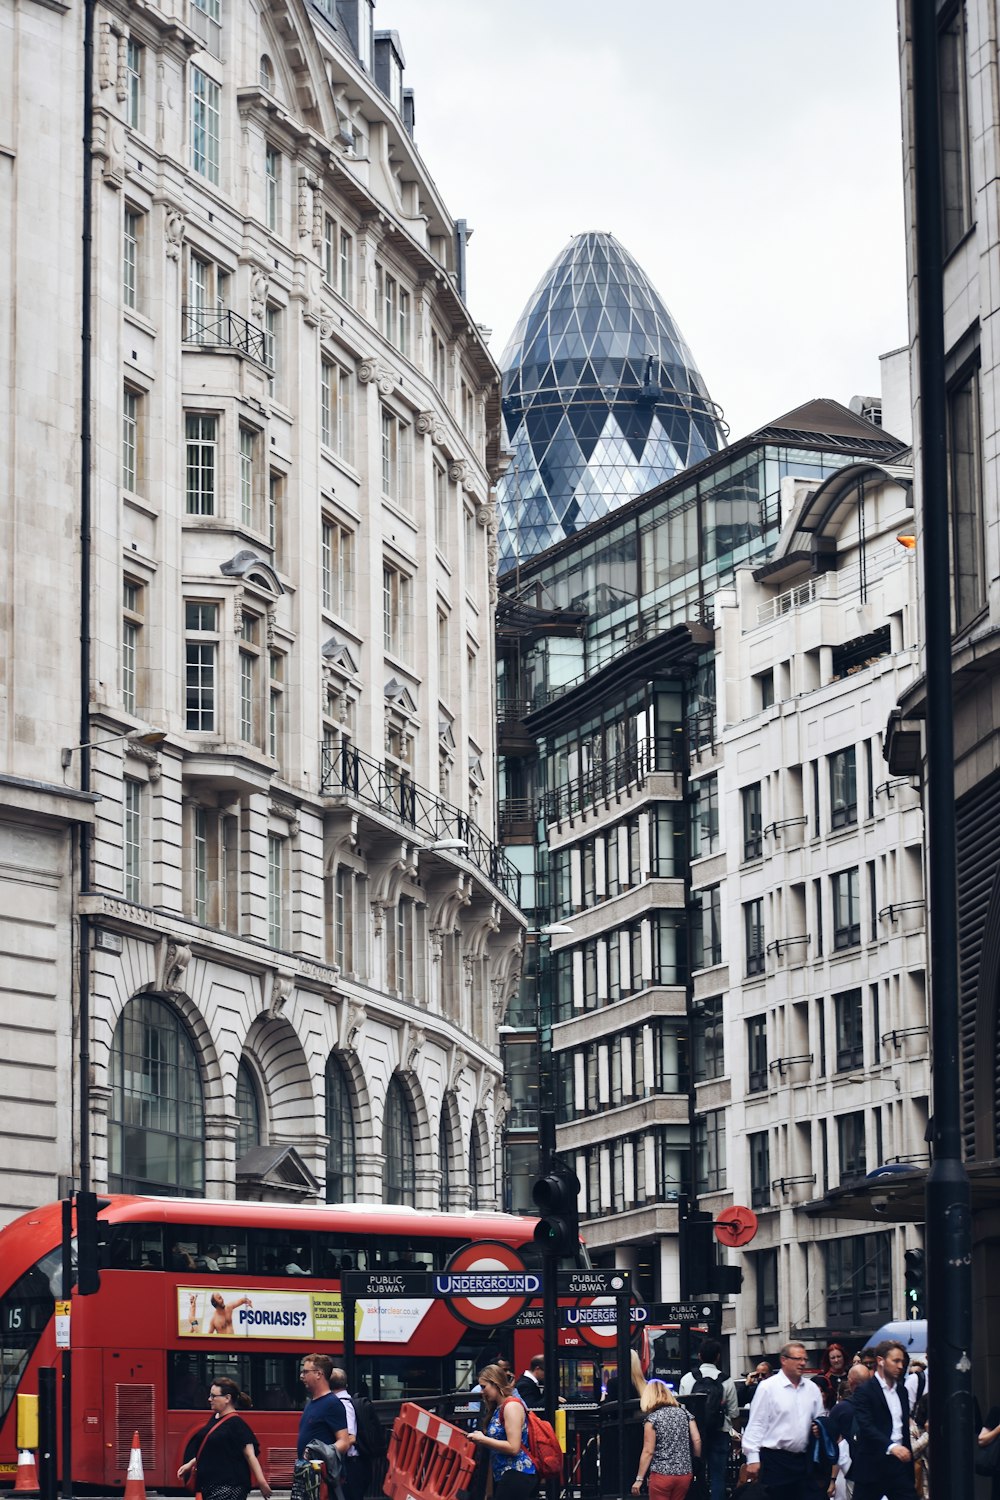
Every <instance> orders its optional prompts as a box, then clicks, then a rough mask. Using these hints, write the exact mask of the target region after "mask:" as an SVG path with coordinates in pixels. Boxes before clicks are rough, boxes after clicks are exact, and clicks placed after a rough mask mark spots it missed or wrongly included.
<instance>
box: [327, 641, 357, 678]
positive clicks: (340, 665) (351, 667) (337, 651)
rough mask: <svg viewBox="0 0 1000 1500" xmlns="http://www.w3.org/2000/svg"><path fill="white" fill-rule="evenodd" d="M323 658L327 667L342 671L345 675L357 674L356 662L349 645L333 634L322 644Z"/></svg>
mask: <svg viewBox="0 0 1000 1500" xmlns="http://www.w3.org/2000/svg"><path fill="white" fill-rule="evenodd" d="M323 660H324V662H325V663H326V665H327V666H328V667H333V668H334V669H335V670H337V671H339V672H342V673H343V674H344V676H345V677H357V675H358V664H357V662H356V661H355V660H354V656H353V655H352V653H351V648H350V646H348V644H347V642H346V641H342V640H339V639H338V638H337V636H335V635H331V637H330V639H329V640H328V641H326V642H325V644H324V646H323Z"/></svg>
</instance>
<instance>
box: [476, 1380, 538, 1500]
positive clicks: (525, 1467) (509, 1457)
mask: <svg viewBox="0 0 1000 1500" xmlns="http://www.w3.org/2000/svg"><path fill="white" fill-rule="evenodd" d="M479 1385H480V1389H481V1390H482V1393H483V1402H484V1404H485V1406H486V1409H487V1411H488V1412H489V1414H490V1417H489V1421H488V1423H487V1424H486V1431H485V1432H470V1433H469V1438H470V1440H471V1441H472V1442H473V1443H479V1444H481V1445H482V1446H483V1447H484V1448H486V1449H487V1450H488V1451H489V1454H490V1472H491V1474H492V1477H493V1497H494V1500H532V1497H533V1496H534V1495H535V1494H536V1493H537V1491H538V1471H537V1470H536V1468H535V1465H534V1461H533V1459H532V1457H531V1454H530V1453H529V1452H528V1413H527V1411H526V1410H525V1406H524V1402H523V1401H522V1400H521V1398H520V1397H519V1396H516V1395H515V1394H514V1377H513V1376H512V1374H511V1372H510V1370H508V1369H504V1367H503V1366H502V1365H487V1366H486V1368H485V1370H480V1372H479Z"/></svg>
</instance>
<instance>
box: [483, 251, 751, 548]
mask: <svg viewBox="0 0 1000 1500" xmlns="http://www.w3.org/2000/svg"><path fill="white" fill-rule="evenodd" d="M500 363H501V368H502V370H503V412H504V420H505V423H506V435H507V442H508V446H509V448H510V451H511V452H512V454H513V463H512V464H511V467H510V468H509V470H508V471H507V473H506V475H505V476H504V478H503V480H502V481H501V487H500V568H501V571H503V570H504V569H505V568H509V567H512V566H514V564H516V563H518V562H524V561H525V560H526V559H528V558H530V557H534V556H535V554H536V553H538V552H542V551H544V549H545V548H546V547H549V546H551V545H552V544H553V543H554V542H558V541H561V540H562V538H563V537H565V536H569V535H570V534H572V533H573V532H576V531H580V530H581V529H582V528H583V527H584V526H587V525H589V523H590V522H591V521H596V520H598V519H600V517H602V516H604V515H606V514H607V513H608V512H609V511H610V510H613V509H615V507H617V506H619V505H621V504H622V503H623V502H624V501H627V500H631V499H634V498H635V497H636V496H637V495H641V494H643V493H644V492H645V491H647V490H649V489H651V488H652V487H653V486H654V485H656V484H660V483H662V482H663V481H664V480H667V479H670V478H672V477H673V475H674V474H676V473H678V472H679V471H680V470H681V469H686V468H687V467H688V466H689V465H691V464H693V463H697V462H698V461H699V460H701V459H703V458H707V457H708V456H709V455H710V454H712V453H716V452H717V451H718V450H719V448H720V447H721V446H722V445H723V438H722V434H721V430H720V425H719V412H718V409H717V407H716V406H715V403H714V402H713V401H712V400H711V398H710V397H709V394H708V391H707V389H706V387H705V382H704V380H703V379H702V377H701V375H700V374H699V372H698V368H697V366H696V365H695V362H694V359H693V358H692V355H691V351H690V350H689V349H688V347H687V344H686V343H685V342H684V339H683V338H682V337H681V334H680V331H679V330H678V328H677V325H676V323H675V322H674V320H673V318H672V317H671V316H670V313H669V312H668V311H667V309H666V307H665V306H664V304H663V301H662V299H661V298H660V295H659V293H658V292H657V291H656V288H655V287H654V286H653V285H652V284H651V283H650V281H649V279H648V277H647V276H646V275H645V273H644V272H643V270H642V269H641V267H640V266H638V265H637V264H636V262H635V261H634V260H633V258H632V256H631V255H630V254H629V253H628V251H627V250H626V249H625V248H624V246H623V245H620V244H619V243H618V241H617V240H616V239H615V238H614V236H613V235H610V234H595V233H590V234H579V235H574V237H573V238H572V239H571V240H570V242H569V244H568V245H567V246H566V248H565V249H564V250H562V251H561V252H560V254H559V255H558V256H557V257H556V259H555V260H554V261H553V263H552V265H551V266H550V267H549V269H548V270H547V271H546V273H545V275H544V276H543V277H542V280H541V282H540V283H539V285H538V287H537V288H536V289H535V291H534V293H533V294H532V296H531V298H530V300H529V302H528V305H527V307H526V308H525V310H524V312H523V313H522V315H521V318H520V321H519V322H518V325H517V327H516V328H515V330H514V333H513V336H512V337H511V340H510V343H509V344H508V346H507V349H506V351H505V353H504V355H503V358H502V360H501V362H500Z"/></svg>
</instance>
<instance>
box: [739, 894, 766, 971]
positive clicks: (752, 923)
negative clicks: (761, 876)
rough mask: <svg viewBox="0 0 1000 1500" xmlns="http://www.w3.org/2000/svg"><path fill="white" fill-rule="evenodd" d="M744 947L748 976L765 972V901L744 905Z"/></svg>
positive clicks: (760, 900)
mask: <svg viewBox="0 0 1000 1500" xmlns="http://www.w3.org/2000/svg"><path fill="white" fill-rule="evenodd" d="M743 945H744V953H745V958H746V970H745V972H746V973H747V974H748V975H752V974H763V972H764V901H763V898H762V897H758V898H757V900H756V901H744V903H743Z"/></svg>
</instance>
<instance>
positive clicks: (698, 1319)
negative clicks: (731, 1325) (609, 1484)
mask: <svg viewBox="0 0 1000 1500" xmlns="http://www.w3.org/2000/svg"><path fill="white" fill-rule="evenodd" d="M647 1312H648V1314H649V1322H650V1323H666V1324H671V1323H677V1324H679V1326H680V1327H681V1328H698V1327H701V1325H702V1324H706V1323H707V1324H708V1325H709V1326H711V1325H713V1324H715V1323H721V1322H722V1303H721V1302H720V1301H719V1299H718V1298H716V1297H702V1298H697V1299H695V1300H694V1301H691V1302H650V1303H649V1304H648V1307H647Z"/></svg>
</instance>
